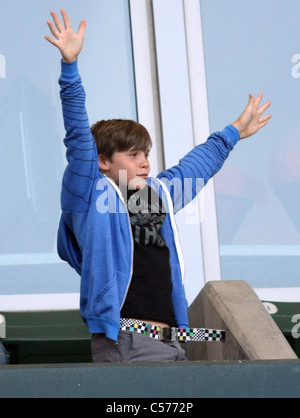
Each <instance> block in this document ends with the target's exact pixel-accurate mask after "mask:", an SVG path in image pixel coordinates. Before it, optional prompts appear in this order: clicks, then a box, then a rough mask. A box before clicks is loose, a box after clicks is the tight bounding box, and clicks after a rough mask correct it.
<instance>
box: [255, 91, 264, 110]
mask: <svg viewBox="0 0 300 418" xmlns="http://www.w3.org/2000/svg"><path fill="white" fill-rule="evenodd" d="M262 97H263V95H262V93H259V95H258V96H257V98H256V99H255V102H254V105H255V106H256V107H258V106H259V104H260V102H261V99H262Z"/></svg>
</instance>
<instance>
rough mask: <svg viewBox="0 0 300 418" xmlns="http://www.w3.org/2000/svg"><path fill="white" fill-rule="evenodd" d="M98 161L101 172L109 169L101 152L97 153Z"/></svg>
mask: <svg viewBox="0 0 300 418" xmlns="http://www.w3.org/2000/svg"><path fill="white" fill-rule="evenodd" d="M98 163H99V168H100V171H102V172H103V173H105V172H106V171H108V170H109V162H108V160H107V159H106V158H105V157H104V156H103V155H102V154H98Z"/></svg>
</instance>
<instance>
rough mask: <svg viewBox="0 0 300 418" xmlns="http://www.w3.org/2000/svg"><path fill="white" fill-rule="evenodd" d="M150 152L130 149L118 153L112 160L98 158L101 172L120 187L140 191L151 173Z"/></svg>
mask: <svg viewBox="0 0 300 418" xmlns="http://www.w3.org/2000/svg"><path fill="white" fill-rule="evenodd" d="M148 156H149V151H147V152H145V151H139V150H135V149H130V150H128V151H122V152H118V151H116V152H115V153H114V154H113V156H112V158H111V160H107V159H105V158H104V157H102V156H101V155H99V156H98V160H99V167H100V171H101V172H102V173H103V174H105V175H107V177H109V178H111V179H112V180H114V182H115V183H116V184H117V185H118V186H119V187H122V186H123V187H129V188H130V189H140V188H143V187H144V186H145V184H146V180H147V177H148V175H149V172H150V162H149V159H148Z"/></svg>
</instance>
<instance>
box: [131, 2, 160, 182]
mask: <svg viewBox="0 0 300 418" xmlns="http://www.w3.org/2000/svg"><path fill="white" fill-rule="evenodd" d="M130 18H131V30H132V43H133V55H134V71H135V85H136V99H137V113H138V120H139V122H140V123H141V124H142V125H144V126H145V127H146V128H147V130H148V131H149V134H150V136H151V139H152V149H151V152H150V163H151V173H150V175H151V176H153V177H156V175H157V174H158V173H160V172H161V171H162V170H163V149H162V140H161V124H160V110H159V98H158V95H159V93H158V81H157V71H156V56H155V44H154V43H155V41H154V34H153V27H152V22H153V16H152V6H151V2H149V0H130Z"/></svg>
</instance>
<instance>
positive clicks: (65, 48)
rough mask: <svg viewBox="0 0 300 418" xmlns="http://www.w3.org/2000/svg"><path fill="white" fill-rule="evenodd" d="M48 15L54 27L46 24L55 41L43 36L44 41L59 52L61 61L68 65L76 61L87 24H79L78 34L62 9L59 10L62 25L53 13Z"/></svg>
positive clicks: (84, 21) (83, 22)
mask: <svg viewBox="0 0 300 418" xmlns="http://www.w3.org/2000/svg"><path fill="white" fill-rule="evenodd" d="M50 14H51V16H52V18H53V21H54V23H55V26H54V25H53V23H52V22H51V21H49V20H48V22H47V24H48V26H49V29H50V31H51V33H52V35H53V36H54V37H55V39H54V38H51V37H50V36H45V39H46V40H47V41H49V42H50V43H51V44H53V45H55V46H56V47H57V48H58V49H59V50H60V52H61V55H62V58H63V61H65V62H69V63H71V62H73V61H76V60H77V58H78V55H79V54H80V52H81V49H82V46H83V42H84V33H85V28H86V24H87V22H86V20H83V21H82V22H81V23H80V25H79V30H78V33H75V32H74V30H73V29H72V26H71V22H70V20H69V17H68V15H67V13H66V11H65V10H64V9H61V14H62V17H63V21H64V25H63V24H62V23H61V21H60V20H59V18H58V16H57V14H56V13H55V12H50Z"/></svg>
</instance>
